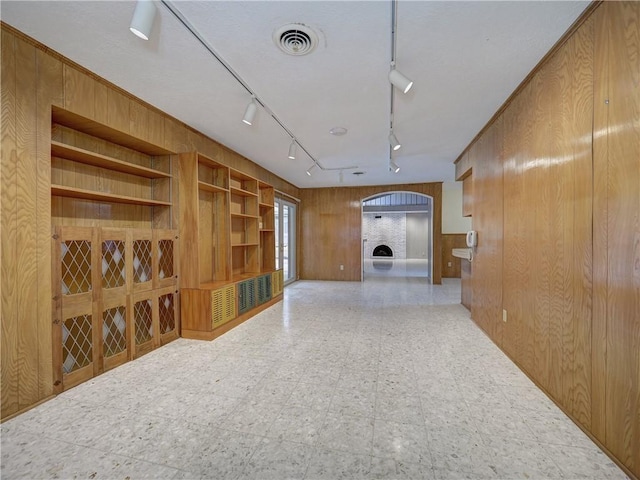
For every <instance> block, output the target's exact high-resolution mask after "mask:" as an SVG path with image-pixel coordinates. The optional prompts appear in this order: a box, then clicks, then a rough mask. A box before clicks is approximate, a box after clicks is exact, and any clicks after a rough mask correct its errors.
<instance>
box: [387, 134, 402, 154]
mask: <svg viewBox="0 0 640 480" xmlns="http://www.w3.org/2000/svg"><path fill="white" fill-rule="evenodd" d="M389 144H391V148H393V150H394V151H396V150H400V147H401V146H402V145H401V144H400V142H399V141H398V137H396V135H395V133H393V132H391V133H390V134H389Z"/></svg>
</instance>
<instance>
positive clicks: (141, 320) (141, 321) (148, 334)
mask: <svg viewBox="0 0 640 480" xmlns="http://www.w3.org/2000/svg"><path fill="white" fill-rule="evenodd" d="M151 311H152V308H151V300H142V301H140V302H136V304H135V305H134V306H133V320H134V323H135V326H136V345H142V344H143V343H146V342H148V341H149V340H151V339H152V338H153V321H152V317H151Z"/></svg>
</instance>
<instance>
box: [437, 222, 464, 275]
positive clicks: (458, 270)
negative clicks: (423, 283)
mask: <svg viewBox="0 0 640 480" xmlns="http://www.w3.org/2000/svg"><path fill="white" fill-rule="evenodd" d="M466 247H467V236H466V235H465V234H464V233H443V234H442V278H461V277H462V266H461V265H462V262H463V260H462V259H461V258H457V257H454V256H453V254H452V253H451V250H453V249H454V248H466ZM449 263H451V266H449Z"/></svg>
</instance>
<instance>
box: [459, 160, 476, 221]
mask: <svg viewBox="0 0 640 480" xmlns="http://www.w3.org/2000/svg"><path fill="white" fill-rule="evenodd" d="M465 157H466V158H470V155H469V152H467V154H466V155H465ZM473 200H474V196H473V175H469V176H467V177H465V179H464V180H463V181H462V216H463V217H471V216H473Z"/></svg>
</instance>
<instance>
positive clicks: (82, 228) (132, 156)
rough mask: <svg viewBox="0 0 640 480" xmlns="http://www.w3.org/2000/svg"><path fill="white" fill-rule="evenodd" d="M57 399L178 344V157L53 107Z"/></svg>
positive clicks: (54, 320)
mask: <svg viewBox="0 0 640 480" xmlns="http://www.w3.org/2000/svg"><path fill="white" fill-rule="evenodd" d="M51 138H52V142H51V218H52V224H53V226H52V229H53V238H54V241H53V250H52V253H53V255H52V273H53V289H54V295H53V308H52V311H53V323H54V325H53V336H54V338H53V344H54V346H57V347H55V348H54V352H53V355H54V358H53V369H54V375H55V380H54V385H55V386H54V388H55V391H56V392H60V391H62V390H64V389H67V388H70V387H72V386H74V385H77V384H79V383H81V382H83V381H86V380H87V379H89V378H91V377H93V376H95V375H98V374H100V373H102V372H104V371H106V370H109V369H111V368H114V367H117V366H118V365H121V364H123V363H124V362H127V361H129V360H132V359H134V358H136V357H138V356H140V355H142V354H144V353H146V352H148V351H150V350H152V349H154V348H157V347H159V346H161V345H162V344H164V343H166V342H168V341H171V340H173V339H175V338H177V337H178V332H179V299H178V295H177V273H178V269H177V267H178V264H177V258H178V249H177V231H176V230H173V229H172V227H173V223H174V220H173V211H172V182H173V171H172V170H173V168H174V167H173V165H172V162H171V156H170V154H171V153H172V152H169V151H168V150H165V149H164V148H161V147H158V146H156V145H152V144H150V143H148V142H146V141H143V140H140V139H138V138H135V137H133V136H131V135H129V134H127V133H125V132H120V131H116V130H114V129H113V128H110V127H106V126H104V125H101V124H99V123H98V122H95V121H93V120H91V119H88V118H85V117H82V116H79V115H77V114H75V113H72V112H68V111H65V110H63V109H61V108H58V107H55V106H54V107H52V131H51Z"/></svg>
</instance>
